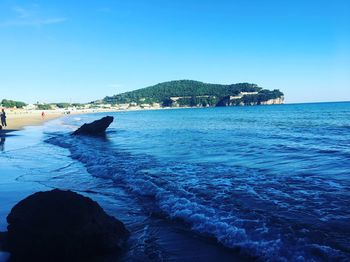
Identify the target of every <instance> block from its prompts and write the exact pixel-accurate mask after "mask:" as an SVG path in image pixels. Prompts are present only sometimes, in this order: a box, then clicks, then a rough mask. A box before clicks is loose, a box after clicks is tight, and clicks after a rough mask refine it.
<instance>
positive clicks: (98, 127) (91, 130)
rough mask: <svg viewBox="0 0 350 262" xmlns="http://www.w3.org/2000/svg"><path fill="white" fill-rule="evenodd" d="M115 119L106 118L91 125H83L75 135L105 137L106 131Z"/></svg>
mask: <svg viewBox="0 0 350 262" xmlns="http://www.w3.org/2000/svg"><path fill="white" fill-rule="evenodd" d="M113 120H114V118H113V117H112V116H106V117H103V118H101V119H99V120H96V121H94V122H92V123H89V124H84V125H82V126H81V127H80V128H79V129H77V130H76V131H75V132H74V133H73V135H89V136H101V135H104V134H105V132H106V129H107V128H108V127H109V125H110V124H111V123H112V122H113Z"/></svg>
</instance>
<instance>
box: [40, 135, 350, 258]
mask: <svg viewBox="0 0 350 262" xmlns="http://www.w3.org/2000/svg"><path fill="white" fill-rule="evenodd" d="M46 142H48V143H51V144H54V145H57V146H60V147H64V148H67V149H69V151H70V153H71V157H72V158H73V159H75V160H78V161H80V162H81V163H83V164H84V165H85V167H86V168H87V171H88V172H89V173H90V174H92V175H93V176H97V177H100V178H105V179H112V180H113V181H114V182H115V184H117V185H119V186H122V187H124V188H126V189H127V190H128V191H129V192H130V193H131V194H133V195H135V196H136V197H137V198H139V199H140V201H143V202H145V204H146V205H147V206H148V208H149V212H150V213H152V212H159V213H162V214H164V217H165V218H168V219H172V220H180V221H182V222H184V223H185V224H186V225H188V226H189V227H190V228H191V229H192V230H193V231H195V232H198V233H200V234H202V235H205V236H209V237H215V238H216V239H217V241H218V242H220V243H221V244H222V245H224V246H226V247H228V248H234V249H239V250H240V251H241V252H242V253H244V254H249V255H250V256H253V257H257V258H258V259H259V260H264V261H320V260H324V259H326V260H327V259H329V260H330V259H332V260H334V259H338V260H342V259H346V258H347V256H348V255H347V254H346V253H344V250H346V248H344V249H343V250H341V249H336V248H334V247H330V246H327V245H325V244H322V243H315V240H314V239H312V240H311V239H310V238H309V237H308V235H307V234H306V233H305V234H301V235H297V234H296V232H293V230H297V228H298V230H300V232H307V231H312V230H313V229H312V228H309V227H308V225H305V224H302V223H299V222H296V221H293V220H292V219H291V218H287V219H285V218H284V217H283V216H282V215H280V216H278V215H277V214H273V212H271V213H267V214H265V213H263V211H261V210H262V209H261V208H260V209H259V208H256V207H259V206H261V205H265V204H270V205H274V208H275V209H274V210H279V211H281V214H282V213H283V212H282V208H285V209H288V208H290V207H288V202H287V201H286V200H285V199H288V200H290V202H291V203H292V204H293V201H294V202H297V201H300V200H299V199H296V198H295V196H294V195H293V192H292V191H291V192H289V193H290V194H288V192H282V191H283V190H280V192H279V190H278V189H274V186H275V185H274V184H273V183H274V180H273V179H274V178H273V177H270V178H267V177H266V174H263V173H259V172H256V171H255V170H249V169H248V170H246V169H242V168H237V169H232V168H225V167H220V168H218V167H216V166H215V165H205V166H203V165H200V164H188V163H177V162H171V161H169V162H161V163H160V162H159V161H158V160H157V159H155V158H153V157H151V156H148V155H143V154H131V153H129V152H127V151H125V150H121V149H119V148H118V147H116V146H115V145H114V144H113V143H111V142H110V141H109V140H108V139H103V138H101V139H100V138H89V137H72V136H67V135H64V134H53V135H52V136H51V138H49V139H48V140H47V141H46ZM225 174H226V175H225ZM199 175H200V176H203V177H200V178H199V177H198V176H199ZM234 175H236V176H237V177H236V178H235V179H234V180H232V176H234ZM204 176H205V177H204ZM226 176H227V177H226ZM225 178H227V179H225ZM198 179H203V181H204V182H203V181H201V183H202V184H203V185H205V186H206V189H207V190H203V188H198V187H196V184H198V183H199V181H198ZM250 179H253V181H250ZM180 180H184V181H190V182H188V183H190V184H188V183H186V182H183V181H182V182H181V181H180ZM196 180H197V181H196ZM256 180H261V181H260V183H261V186H262V187H265V186H266V187H267V188H269V189H270V190H265V191H263V192H262V191H261V190H260V188H256V187H255V186H254V183H256ZM232 181H234V182H235V183H237V184H232ZM242 181H244V182H242ZM262 181H263V182H262ZM250 182H252V183H250ZM303 182H305V181H303ZM316 182H319V183H320V184H322V181H316ZM316 182H315V183H316ZM214 183H216V184H215V190H211V189H213V188H212V187H213V184H214ZM238 183H240V184H238ZM269 183H270V185H269V186H268V184H269ZM278 183H281V182H280V181H278ZM334 185H335V186H334V187H335V189H336V188H339V185H338V184H334ZM313 186H314V187H316V184H315V185H313ZM328 186H329V187H332V184H328ZM230 187H234V188H235V189H236V192H235V193H233V191H229V188H230ZM218 189H220V190H222V191H220V192H219V191H218ZM237 192H238V193H237ZM304 193H305V192H302V190H301V192H299V193H298V194H300V195H301V194H304ZM269 194H270V195H269ZM294 194H296V193H295V192H294ZM271 195H273V196H278V197H277V198H275V199H274V202H273V203H271V202H267V201H266V199H267V198H269V196H271ZM302 196H303V197H305V195H302ZM310 197H311V196H310ZM278 198H280V199H278ZM244 201H246V203H245V202H244ZM239 203H241V204H239ZM247 203H249V204H250V205H251V207H252V208H249V205H248V204H247ZM286 205H287V207H286ZM253 207H254V208H253ZM287 217H288V216H287ZM283 219H284V220H283ZM296 235H297V237H296Z"/></svg>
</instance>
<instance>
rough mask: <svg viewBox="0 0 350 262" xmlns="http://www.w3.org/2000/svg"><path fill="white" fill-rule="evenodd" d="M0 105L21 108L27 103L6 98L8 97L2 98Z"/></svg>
mask: <svg viewBox="0 0 350 262" xmlns="http://www.w3.org/2000/svg"><path fill="white" fill-rule="evenodd" d="M1 105H2V106H3V107H7V108H13V107H16V108H23V107H24V106H26V105H27V104H26V103H24V102H21V101H14V100H8V99H3V100H2V101H1Z"/></svg>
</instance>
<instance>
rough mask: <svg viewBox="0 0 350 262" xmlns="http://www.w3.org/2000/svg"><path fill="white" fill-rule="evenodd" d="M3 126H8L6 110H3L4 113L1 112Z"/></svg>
mask: <svg viewBox="0 0 350 262" xmlns="http://www.w3.org/2000/svg"><path fill="white" fill-rule="evenodd" d="M1 125H2V126H3V127H4V126H7V123H6V113H5V109H2V111H1Z"/></svg>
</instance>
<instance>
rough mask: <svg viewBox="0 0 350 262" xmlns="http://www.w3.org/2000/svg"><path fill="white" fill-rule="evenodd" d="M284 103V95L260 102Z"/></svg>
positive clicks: (269, 103)
mask: <svg viewBox="0 0 350 262" xmlns="http://www.w3.org/2000/svg"><path fill="white" fill-rule="evenodd" d="M283 103H284V97H283V96H282V97H278V98H275V99H269V100H267V101H262V102H261V103H260V104H261V105H279V104H283Z"/></svg>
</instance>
